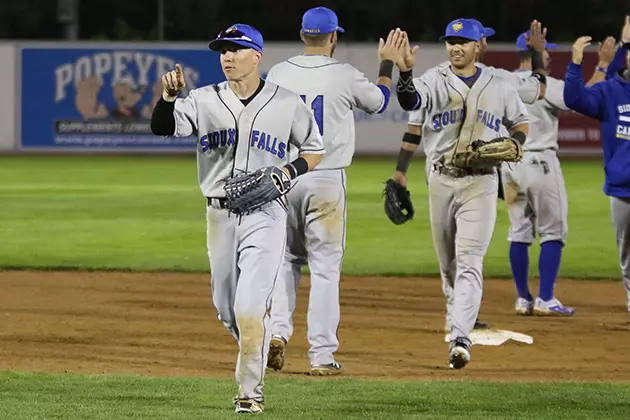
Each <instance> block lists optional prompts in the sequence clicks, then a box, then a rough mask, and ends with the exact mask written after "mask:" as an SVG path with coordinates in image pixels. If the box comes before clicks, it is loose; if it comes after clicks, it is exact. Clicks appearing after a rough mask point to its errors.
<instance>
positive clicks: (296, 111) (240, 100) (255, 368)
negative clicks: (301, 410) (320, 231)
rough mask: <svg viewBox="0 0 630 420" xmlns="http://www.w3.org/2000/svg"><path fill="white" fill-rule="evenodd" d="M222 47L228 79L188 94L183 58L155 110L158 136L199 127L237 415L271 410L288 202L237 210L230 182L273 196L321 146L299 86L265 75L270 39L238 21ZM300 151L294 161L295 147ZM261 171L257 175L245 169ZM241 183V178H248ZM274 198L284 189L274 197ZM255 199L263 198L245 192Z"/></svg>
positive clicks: (217, 43) (317, 156)
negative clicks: (275, 312)
mask: <svg viewBox="0 0 630 420" xmlns="http://www.w3.org/2000/svg"><path fill="white" fill-rule="evenodd" d="M209 47H210V49H211V50H213V51H218V52H220V55H221V56H220V60H221V67H222V69H223V73H224V74H225V77H226V79H227V81H225V82H222V83H219V84H217V85H209V86H203V87H200V88H198V89H193V90H191V91H190V92H189V93H188V96H187V97H185V98H184V99H181V98H179V99H178V98H177V95H178V94H179V93H180V92H181V91H182V89H183V88H184V87H185V80H184V77H183V71H182V68H181V66H179V65H177V66H176V70H175V71H171V72H169V73H167V74H166V75H164V77H163V84H164V93H163V94H162V99H160V100H159V101H158V103H157V105H156V107H155V109H154V111H153V115H152V118H151V128H152V131H153V133H154V134H156V135H169V136H171V135H174V136H189V135H196V136H197V138H198V143H197V167H198V177H199V185H200V188H201V191H202V193H203V194H204V196H205V197H207V204H208V206H207V239H208V243H207V245H208V255H209V259H210V266H211V272H212V278H211V282H212V297H213V302H214V305H215V306H216V308H217V311H218V314H219V319H220V320H221V321H222V322H223V324H224V325H225V327H226V328H227V329H228V331H229V332H230V333H231V334H232V335H233V336H234V338H235V339H236V340H237V342H238V345H239V355H238V361H237V364H236V383H237V385H238V395H237V396H236V398H235V401H234V402H235V405H236V412H237V413H259V412H262V411H263V409H264V398H263V377H264V372H265V366H266V364H267V360H266V358H267V352H268V349H269V341H270V338H271V334H270V329H269V317H268V315H267V312H268V310H269V306H270V301H271V294H272V292H273V288H274V284H275V283H276V281H277V274H278V271H279V269H280V266H281V264H282V260H283V256H284V250H285V246H286V220H287V210H286V202H284V201H283V197H280V198H277V199H275V200H271V201H268V202H266V203H265V204H263V205H262V206H261V207H259V208H257V209H254V210H251V211H250V210H247V211H243V212H241V211H239V212H236V211H234V209H235V207H232V206H233V205H234V206H236V204H234V203H237V202H238V199H235V200H234V203H232V201H231V199H230V195H228V193H230V194H232V191H231V190H230V189H229V188H228V186H229V185H234V184H235V183H236V186H237V188H236V189H237V190H240V191H241V192H244V191H249V192H251V191H256V188H257V187H256V185H271V190H268V191H259V193H260V194H262V195H270V196H273V194H272V193H273V192H274V191H275V190H276V189H280V188H281V189H282V190H283V191H285V190H286V189H288V185H290V181H291V180H292V179H294V178H296V177H298V176H300V175H303V174H304V173H306V172H308V171H309V170H311V169H313V168H314V167H315V166H316V165H317V164H318V163H319V161H320V160H321V158H322V154H323V153H324V146H323V142H322V139H321V136H320V135H319V131H318V130H317V124H316V122H315V119H314V118H313V114H312V113H311V111H310V109H309V108H308V107H307V106H306V105H305V104H304V102H302V100H301V99H300V97H299V96H298V95H296V94H295V93H293V92H290V91H288V90H286V89H283V88H281V87H279V86H277V85H275V84H274V83H271V82H264V81H262V80H261V79H260V76H259V68H258V64H259V61H260V59H261V57H262V53H263V37H262V35H261V34H260V32H258V30H256V29H255V28H253V27H251V26H248V25H243V24H236V25H233V26H231V27H230V28H228V29H226V30H225V31H223V32H221V33H220V34H219V35H218V36H217V38H216V39H214V40H213V41H212V42H210V44H209ZM294 149H297V150H298V151H299V152H298V153H299V156H298V157H296V159H293V160H291V159H290V157H291V156H293V150H294ZM252 173H253V174H258V175H256V179H250V178H249V175H248V174H252ZM241 181H244V182H242V183H241ZM275 196H276V197H277V194H276V195H275ZM245 198H246V200H245V201H247V200H250V201H254V200H255V199H256V197H254V196H250V197H249V198H248V197H247V196H246V197H245Z"/></svg>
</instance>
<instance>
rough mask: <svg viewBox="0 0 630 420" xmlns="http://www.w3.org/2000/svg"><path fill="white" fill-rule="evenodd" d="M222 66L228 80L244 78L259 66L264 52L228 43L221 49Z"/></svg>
mask: <svg viewBox="0 0 630 420" xmlns="http://www.w3.org/2000/svg"><path fill="white" fill-rule="evenodd" d="M220 52H221V68H222V69H223V74H225V78H226V79H227V80H234V81H236V80H242V79H244V78H245V77H247V76H249V75H250V74H251V73H252V72H254V71H256V69H257V68H258V62H259V61H260V59H261V57H262V54H260V53H259V52H258V51H256V50H253V49H251V48H244V47H241V46H240V45H235V44H226V45H225V46H223V47H222V48H221V50H220Z"/></svg>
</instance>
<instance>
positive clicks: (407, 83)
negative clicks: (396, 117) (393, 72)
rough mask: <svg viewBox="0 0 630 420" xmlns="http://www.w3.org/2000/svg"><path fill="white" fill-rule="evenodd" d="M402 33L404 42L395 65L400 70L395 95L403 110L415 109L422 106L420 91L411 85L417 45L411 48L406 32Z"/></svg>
mask: <svg viewBox="0 0 630 420" xmlns="http://www.w3.org/2000/svg"><path fill="white" fill-rule="evenodd" d="M403 34H404V44H403V46H402V54H399V55H398V57H397V60H396V66H397V67H398V70H399V72H400V75H399V76H398V83H396V92H397V95H396V97H397V98H398V103H399V104H400V107H401V108H402V109H404V110H405V111H415V110H417V109H420V107H421V106H422V99H421V96H420V93H419V92H418V91H417V90H416V88H415V86H414V85H413V65H414V62H415V61H416V53H417V52H418V48H419V47H418V46H417V45H416V46H414V47H413V48H411V46H410V45H409V38H408V37H407V32H403Z"/></svg>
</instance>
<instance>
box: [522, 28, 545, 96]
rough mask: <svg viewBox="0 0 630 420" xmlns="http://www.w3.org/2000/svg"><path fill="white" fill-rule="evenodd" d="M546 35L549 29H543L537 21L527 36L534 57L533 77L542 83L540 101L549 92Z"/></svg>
mask: <svg viewBox="0 0 630 420" xmlns="http://www.w3.org/2000/svg"><path fill="white" fill-rule="evenodd" d="M546 35H547V28H544V29H543V27H542V24H541V23H540V22H538V21H537V20H534V21H533V22H532V24H531V26H530V35H526V39H527V46H528V47H529V49H530V52H531V55H532V77H535V78H536V79H538V82H539V83H540V94H539V95H538V99H543V98H544V97H545V93H546V92H547V71H546V70H545V63H544V61H543V52H544V51H545V37H546Z"/></svg>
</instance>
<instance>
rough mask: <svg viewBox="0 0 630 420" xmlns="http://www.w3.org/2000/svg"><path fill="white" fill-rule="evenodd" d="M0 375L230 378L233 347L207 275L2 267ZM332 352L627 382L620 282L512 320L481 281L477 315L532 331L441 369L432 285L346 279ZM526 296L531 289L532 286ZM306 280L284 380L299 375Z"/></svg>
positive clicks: (503, 290) (371, 362)
mask: <svg viewBox="0 0 630 420" xmlns="http://www.w3.org/2000/svg"><path fill="white" fill-rule="evenodd" d="M0 287H1V290H2V292H1V293H0V317H1V322H0V369H2V370H14V371H42V372H76V373H112V374H119V373H135V374H143V375H155V376H206V377H225V378H233V369H234V364H235V361H236V352H237V346H236V343H235V342H234V340H233V339H232V337H231V336H230V335H229V334H228V333H227V332H226V331H225V330H224V329H223V326H222V324H221V323H220V322H219V321H218V320H217V318H216V312H215V310H214V307H213V306H212V302H211V300H210V291H209V276H208V275H203V274H158V273H156V274H132V273H88V272H7V271H4V272H0ZM341 289H342V290H341V296H342V299H341V304H342V323H341V327H340V330H339V337H340V340H341V349H340V351H339V353H338V360H339V361H340V362H341V363H342V364H343V365H344V366H345V368H346V370H347V373H348V375H352V376H360V377H381V378H384V377H389V378H392V379H395V378H405V379H413V378H416V379H449V378H450V379H457V378H465V379H486V380H506V381H514V380H554V381H558V380H569V381H586V380H589V381H598V380H602V381H630V363H628V362H627V360H628V357H627V354H628V349H629V347H630V327H628V326H627V325H626V311H625V307H624V301H625V294H624V290H623V287H622V285H621V284H620V283H618V282H611V281H602V282H591V281H569V280H561V281H559V284H558V286H557V288H556V292H557V296H558V297H560V298H561V299H562V300H563V301H564V302H565V303H567V304H570V305H573V306H574V307H575V308H576V309H577V314H576V315H575V316H574V317H573V318H536V317H526V318H525V317H517V316H515V315H513V313H512V305H513V300H514V291H513V285H512V283H511V282H510V281H505V280H486V283H485V291H484V299H483V304H482V309H481V317H482V319H483V320H484V321H487V322H490V323H491V324H492V327H493V328H497V329H508V330H513V331H518V332H522V333H525V334H529V335H532V336H533V337H534V344H533V345H526V344H520V343H516V342H513V341H510V342H507V343H506V344H504V345H502V346H499V347H487V346H475V347H474V348H473V352H472V361H471V363H470V364H469V366H468V367H467V368H466V369H464V370H461V371H452V370H450V369H448V366H447V352H448V344H447V343H445V342H444V333H443V330H442V328H443V326H444V298H443V296H442V292H441V288H440V284H439V280H437V279H423V278H358V277H346V278H344V279H343V280H342V283H341ZM532 290H536V289H535V285H532ZM307 295H308V278H305V281H304V282H303V283H302V284H301V285H300V290H299V301H298V310H297V311H296V315H295V319H296V335H295V336H294V338H293V340H292V341H291V343H290V345H289V347H288V351H287V364H286V365H285V369H284V370H283V373H276V372H273V373H270V375H271V376H280V375H286V376H291V377H299V376H301V375H304V373H305V372H307V370H308V360H307V357H306V355H307V350H308V347H307V342H306V338H305V335H306V333H305V328H306V327H305V322H306V316H305V314H306V302H307Z"/></svg>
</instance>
